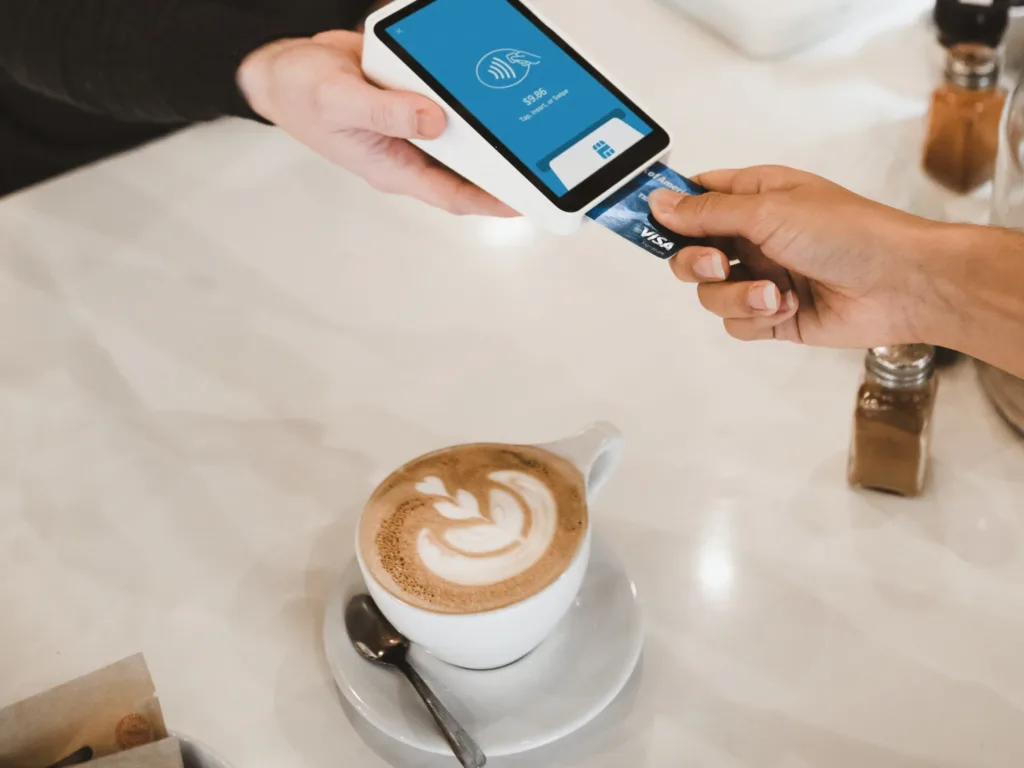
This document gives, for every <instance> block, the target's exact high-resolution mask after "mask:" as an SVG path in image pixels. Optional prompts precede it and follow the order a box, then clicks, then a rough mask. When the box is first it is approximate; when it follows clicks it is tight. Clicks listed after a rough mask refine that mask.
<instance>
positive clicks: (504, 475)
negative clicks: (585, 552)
mask: <svg viewBox="0 0 1024 768" xmlns="http://www.w3.org/2000/svg"><path fill="white" fill-rule="evenodd" d="M586 499H587V494H586V483H585V481H584V478H583V475H582V473H581V472H580V470H578V469H577V468H576V467H575V466H574V465H573V464H571V463H570V462H568V461H566V460H565V459H563V458H561V457H559V456H556V455H555V454H553V453H550V452H548V451H546V450H544V449H542V448H537V447H533V446H516V445H498V444H478V445H463V446H456V447H454V448H446V449H444V450H442V451H438V452H436V453H431V454H428V455H427V456H423V457H421V458H419V459H416V460H415V461H412V462H410V463H409V464H406V465H405V466H404V467H402V468H401V469H399V470H398V471H396V472H395V473H393V474H392V475H391V476H390V477H389V478H388V479H387V480H385V481H384V482H383V483H382V484H381V486H380V487H379V488H378V489H377V490H376V491H374V493H373V496H371V498H370V500H369V502H368V503H367V505H366V508H365V509H364V511H363V516H362V520H361V522H360V526H359V548H360V554H361V556H362V558H363V561H364V563H365V565H366V567H367V568H368V569H369V571H370V573H371V574H372V575H373V578H374V579H376V581H377V582H378V583H379V584H380V585H381V586H382V587H384V589H386V590H387V591H388V592H389V593H391V594H392V595H393V596H395V597H396V598H398V599H399V600H401V601H402V602H404V603H407V604H409V605H412V606H414V607H417V608H422V609H425V610H428V611H433V612H437V613H449V614H457V613H478V612H481V611H491V610H495V609H498V608H504V607H506V606H509V605H512V604H514V603H518V602H520V601H522V600H525V599H526V598H528V597H531V596H532V595H535V594H537V593H538V592H540V591H542V590H544V589H545V588H546V587H548V586H549V585H550V584H551V583H552V582H554V581H555V580H556V579H558V577H559V576H561V575H562V573H563V572H564V571H565V570H566V568H568V566H569V564H570V562H571V561H572V559H573V557H574V556H575V555H576V553H577V551H578V549H579V547H580V542H581V541H582V540H583V538H584V536H585V535H586V532H587V501H586Z"/></svg>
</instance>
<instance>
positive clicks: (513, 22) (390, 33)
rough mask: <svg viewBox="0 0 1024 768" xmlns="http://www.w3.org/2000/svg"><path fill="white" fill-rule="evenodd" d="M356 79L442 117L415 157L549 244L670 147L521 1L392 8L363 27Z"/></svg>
mask: <svg viewBox="0 0 1024 768" xmlns="http://www.w3.org/2000/svg"><path fill="white" fill-rule="evenodd" d="M363 69H364V71H365V73H366V75H367V77H369V78H370V79H371V80H372V81H374V82H376V83H377V84H378V85H380V86H382V87H385V88H391V89H402V90H407V91H413V92H416V93H421V94H423V95H424V96H427V97H428V98H430V99H432V100H433V101H435V102H437V103H438V104H440V105H441V107H442V108H443V109H444V111H445V114H446V116H447V118H448V125H447V128H446V129H445V132H444V134H443V135H442V136H441V137H440V138H438V139H434V140H430V141H423V140H419V141H415V142H414V143H415V144H416V145H417V146H419V147H420V148H421V149H423V150H424V151H425V152H427V153H428V154H430V155H431V156H433V157H434V158H436V159H437V160H438V161H439V162H441V163H443V164H444V165H446V166H448V167H449V168H451V169H452V170H453V171H455V172H456V173H458V174H460V175H461V176H463V177H464V178H466V179H468V180H469V181H471V182H473V183H474V184H476V185H477V186H479V187H481V188H482V189H484V190H486V191H487V192H489V193H491V194H492V195H494V196H495V197H496V198H498V199H499V200H501V201H502V202H504V203H506V204H507V205H509V206H511V207H512V208H514V209H515V210H517V211H519V212H520V213H522V214H523V215H524V216H526V217H527V218H529V219H531V220H532V221H534V222H535V223H537V224H538V225H539V226H541V227H542V228H544V229H546V230H549V231H551V232H554V233H558V234H570V233H572V232H574V231H576V230H577V229H578V228H579V227H580V225H581V224H582V222H583V218H584V216H585V215H586V214H587V212H588V211H590V210H591V209H592V208H593V207H594V206H595V204H597V203H599V202H601V201H604V200H606V199H608V197H609V196H610V195H612V193H614V192H615V191H616V190H618V189H620V188H621V187H623V186H624V185H626V184H627V183H628V182H630V181H631V180H633V179H634V178H636V177H637V176H638V174H640V173H642V172H643V171H644V170H645V169H647V168H649V167H650V166H651V165H652V164H653V163H654V162H655V161H656V160H658V159H659V158H661V157H664V156H665V155H666V153H667V152H668V150H669V147H670V143H671V140H670V137H669V135H668V133H667V132H666V131H665V129H663V128H662V127H661V126H659V125H658V124H657V123H656V122H655V121H654V120H653V119H652V118H651V117H650V116H649V115H648V114H647V113H646V112H644V111H643V110H642V109H641V108H640V107H639V106H638V105H637V104H636V103H635V102H634V101H633V100H632V99H630V98H629V97H627V96H626V95H625V94H624V93H623V92H622V91H621V90H620V89H619V88H618V87H616V86H615V85H613V84H612V82H611V80H609V79H608V78H607V76H605V75H604V74H602V73H601V72H600V71H599V70H598V69H597V68H596V67H595V66H594V64H593V63H592V62H591V61H590V60H588V59H586V58H584V57H583V56H582V55H581V54H580V53H579V52H578V51H577V50H576V49H575V48H574V47H573V46H572V45H570V44H569V43H568V42H567V41H566V40H565V38H564V37H562V36H561V35H559V34H558V33H556V32H555V31H554V30H553V29H552V27H551V26H550V25H549V24H548V23H546V22H544V21H542V20H541V19H540V17H539V16H538V14H537V13H536V11H534V10H533V9H532V8H530V7H529V6H528V5H527V3H525V2H523V0H395V1H394V2H392V3H391V4H389V5H387V6H385V7H384V8H382V9H380V10H379V11H377V12H375V13H373V14H372V15H371V16H370V17H369V18H368V19H367V22H366V36H365V42H364V48H363Z"/></svg>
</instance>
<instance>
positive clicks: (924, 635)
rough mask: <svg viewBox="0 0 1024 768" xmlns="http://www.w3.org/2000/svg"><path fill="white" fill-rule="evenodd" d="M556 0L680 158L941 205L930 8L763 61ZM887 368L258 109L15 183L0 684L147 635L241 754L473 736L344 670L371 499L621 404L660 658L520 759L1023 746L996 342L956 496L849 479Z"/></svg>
mask: <svg viewBox="0 0 1024 768" xmlns="http://www.w3.org/2000/svg"><path fill="white" fill-rule="evenodd" d="M544 5H545V6H546V7H547V9H548V11H549V12H550V13H551V15H552V16H553V17H555V18H556V20H558V21H559V22H560V23H561V24H562V25H563V26H564V27H566V28H571V29H572V30H573V32H574V33H575V36H576V37H577V38H578V40H579V42H580V44H581V45H584V46H585V47H589V48H590V49H592V50H594V51H598V52H600V53H601V55H602V59H603V60H604V61H605V62H607V64H606V66H609V67H611V68H614V69H615V71H616V72H617V73H619V75H620V77H621V79H622V80H624V81H625V82H627V83H628V84H629V86H631V87H632V88H633V89H635V90H636V91H637V92H638V93H639V94H640V96H641V97H647V100H649V101H654V102H655V103H656V104H660V105H661V110H660V116H661V117H662V118H663V119H664V120H665V121H666V122H667V123H669V124H670V125H671V127H672V128H673V129H674V130H675V132H676V134H677V137H678V147H679V149H678V150H677V151H676V153H675V156H674V159H673V165H674V166H675V167H676V168H678V169H679V170H680V171H683V172H686V173H689V172H694V171H698V170H702V169H705V168H709V167H715V166H737V165H743V164H751V163H759V162H781V163H786V164H790V165H797V166H802V167H806V168H809V169H811V170H814V171H818V172H820V173H823V174H825V175H828V176H830V177H832V178H833V179H835V180H837V181H840V182H842V183H845V184H847V185H850V186H852V187H854V188H855V189H857V190H858V191H860V192H864V193H866V194H869V195H872V196H875V197H877V198H880V199H883V200H886V201H887V202H892V203H896V204H899V205H905V206H907V207H914V208H916V209H918V210H926V212H927V210H930V209H928V206H931V205H936V203H935V202H934V197H933V196H931V195H930V192H928V191H927V187H926V185H925V186H923V185H922V184H923V182H922V180H921V179H920V176H919V174H918V172H917V171H916V160H917V155H918V152H919V142H920V136H921V133H922V128H921V120H922V117H923V114H924V110H925V107H926V102H927V95H928V92H929V90H930V88H931V84H932V79H931V78H932V75H933V70H932V66H933V62H932V60H931V59H930V54H929V45H930V41H929V36H928V32H927V31H925V30H924V29H923V28H922V27H917V26H915V27H904V28H901V29H896V30H894V31H891V32H887V33H884V34H882V35H880V36H878V37H876V38H874V39H873V40H872V41H871V42H869V43H868V44H867V45H866V46H864V47H860V48H857V47H856V46H852V45H851V46H849V48H848V49H842V48H838V47H833V48H832V49H830V50H829V51H822V52H818V53H817V54H810V55H806V56H802V57H800V58H799V59H797V60H793V61H789V62H785V63H773V64H766V63H754V62H751V61H747V60H744V59H742V58H740V57H739V56H737V55H736V54H735V53H733V52H732V51H730V50H729V49H727V48H725V47H723V46H722V45H721V44H720V43H719V42H718V41H717V40H716V39H714V38H712V37H709V36H707V35H706V34H705V33H703V32H702V31H700V30H699V29H698V28H695V27H693V26H692V25H691V24H689V23H688V22H687V21H686V20H685V19H683V18H681V17H679V16H677V15H676V14H674V13H673V12H671V11H670V10H668V9H666V8H665V7H662V6H660V5H658V4H656V3H654V2H651V0H635V2H628V3H626V2H618V3H615V2H611V1H610V0H608V1H605V2H601V3H600V9H601V12H600V13H596V12H594V8H595V6H596V5H597V3H596V2H595V0H588V2H586V3H584V2H583V0H546V2H545V3H544ZM584 8H585V9H586V13H583V12H582V9H584ZM623 40H632V41H637V45H636V46H633V47H622V45H621V41H623ZM655 73H656V74H655ZM666 80H668V81H671V82H672V83H673V85H671V87H666V86H656V85H655V82H656V81H662V82H664V81H666ZM923 190H924V191H923ZM922 201H924V202H922ZM860 363H861V355H860V354H857V353H839V352H830V351H822V350H811V349H803V348H799V347H795V346H783V345H759V346H757V345H755V346H745V345H741V344H739V343H736V342H731V341H730V340H728V339H727V338H726V337H725V335H724V333H723V331H722V330H721V329H720V327H719V325H718V323H717V322H716V321H715V320H714V319H713V318H711V317H708V316H707V315H705V314H704V313H703V312H702V311H701V310H700V308H699V307H698V304H697V302H696V300H695V299H694V297H693V295H692V289H691V288H689V287H687V286H683V285H680V284H678V283H676V282H675V281H674V280H673V279H672V278H671V276H670V274H669V272H668V270H667V269H666V267H665V265H664V264H662V263H659V262H658V261H657V260H655V259H653V258H651V257H649V256H648V255H646V254H644V253H643V252H641V251H639V250H637V249H634V248H632V247H631V246H629V245H627V244H625V243H624V242H622V241H620V240H618V239H617V238H615V237H614V236H613V235H611V234H610V233H608V232H606V231H604V230H602V229H601V228H600V227H597V226H588V227H587V228H585V230H584V231H583V232H582V233H581V234H579V235H578V236H576V237H574V238H572V239H568V240H564V239H559V238H555V237H548V236H543V235H540V234H537V233H535V232H534V231H532V230H531V229H530V228H529V227H528V226H527V225H525V224H524V223H522V222H517V221H511V222H500V221H482V220H473V219H454V218H449V217H447V216H445V215H443V214H441V213H437V212H434V211H431V210H428V209H426V208H425V207H423V206H421V205H419V204H417V203H415V202H410V201H405V200H398V199H391V198H385V197H383V196H381V195H378V194H375V193H371V192H370V191H368V189H367V188H366V187H365V186H364V185H363V184H362V182H360V181H358V180H356V179H354V178H350V177H347V176H346V175H345V174H343V173H339V172H338V171H336V170H335V169H333V168H331V167H329V166H327V165H326V164H324V163H322V162H321V161H319V160H318V159H317V158H314V157H312V156H311V155H309V154H308V153H307V152H306V151H304V150H303V149H301V148H300V147H297V146H296V145H294V144H292V143H290V142H289V141H288V140H287V139H286V138H284V137H283V136H281V135H278V134H277V133H276V132H274V131H273V130H270V129H266V128H263V127H259V126H255V125H246V124H242V123H240V122H225V123H221V124H217V125H213V126H208V127H205V128H203V129H200V130H195V131H191V132H188V133H185V134H182V135H179V136H177V137H174V138H172V139H170V140H168V141H165V142H162V143H159V144H157V145H155V146H152V147H149V148H147V149H145V150H143V151H140V152H136V153H133V154H132V155H129V156H126V157H122V158H119V159H116V160H113V161H111V162H108V163H105V164H102V165H100V166H98V167H95V168H91V169H87V170H85V171H83V172H80V173H76V174H74V175H72V176H70V177H68V178H65V179H61V180H58V181H56V182H53V183H50V184H47V185H44V186H41V187H39V188H36V189H33V190H30V191H28V192H25V193H22V194H19V195H16V196H13V197H11V198H8V199H7V200H5V201H3V202H2V203H0V560H2V562H3V568H2V575H0V615H2V616H3V619H2V620H0V648H2V653H0V704H2V703H6V702H9V701H13V700H15V699H17V698H21V697H23V696H27V695H29V694H31V693H33V692H36V691H38V690H41V689H43V688H46V687H49V686H51V685H53V684H56V683H58V682H61V681H64V680H66V679H69V678H71V677H75V676H77V675H80V674H83V673H85V672H87V671H90V670H92V669H94V668H97V667H100V666H102V665H105V664H107V663H110V662H112V661H114V660H116V659H118V658H121V657H123V656H126V655H128V654H130V653H133V652H136V651H140V650H141V651H143V652H144V653H145V654H146V657H147V659H148V661H149V664H150V667H151V669H152V671H153V675H154V678H155V680H156V683H157V687H158V690H159V692H160V695H161V698H162V701H163V704H164V708H165V710H166V715H167V718H168V722H169V723H170V724H171V725H172V727H174V728H175V729H177V730H179V731H183V732H186V733H190V734H192V735H194V736H197V737H199V738H200V739H202V740H204V741H207V742H209V743H210V744H212V745H213V746H214V747H215V748H217V749H218V750H219V751H221V752H222V753H223V754H224V755H225V756H226V757H227V758H228V759H229V760H230V761H232V762H233V763H234V764H235V765H236V766H238V767H239V768H242V767H243V766H244V767H245V768H280V767H281V766H306V767H308V768H333V766H338V765H343V766H347V765H352V766H356V765H358V766H367V768H376V767H377V766H385V765H389V764H393V765H395V766H428V765H430V766H433V765H449V764H450V761H449V762H440V763H438V762H436V761H431V760H428V759H427V758H426V757H423V756H419V755H416V754H409V753H403V752H400V751H398V750H396V749H395V748H394V747H393V745H390V744H388V743H387V742H386V741H384V740H382V739H380V738H378V737H376V736H375V735H374V734H373V733H372V732H367V729H366V728H365V727H356V726H354V725H353V723H351V722H350V720H349V719H348V718H347V716H346V714H345V712H344V710H343V708H342V707H341V705H340V704H339V701H338V696H337V694H336V691H335V689H334V687H333V683H332V682H331V680H330V678H329V676H328V674H327V672H326V666H325V663H324V661H323V659H322V656H321V653H320V648H319V645H320V640H319V637H320V616H321V613H322V610H323V607H324V601H325V599H326V595H327V593H328V590H329V589H330V588H331V586H332V584H333V582H334V580H335V579H336V577H337V575H338V574H339V573H340V571H341V570H342V569H343V567H344V566H345V564H346V562H347V561H348V559H349V558H350V556H351V554H352V552H351V545H350V541H351V534H352V530H353V524H354V520H355V516H356V515H357V513H358V511H359V508H360V505H361V503H362V501H363V500H364V498H365V497H366V496H367V494H368V493H369V491H370V490H371V488H372V487H373V485H374V484H375V483H376V482H377V481H378V480H380V479H381V478H382V477H383V476H384V474H385V473H386V472H387V471H388V470H389V469H391V468H393V467H394V466H396V465H397V464H399V463H400V462H402V461H403V460H405V459H408V458H410V457H412V456H415V455H417V454H419V453H421V452H424V451H427V450H429V449H432V448H435V447H438V446H442V445H446V444H451V443H455V442H461V441H465V440H470V439H491V440H504V441H538V440H545V439H549V438H555V437H559V436H561V435H563V434H566V433H568V432H570V431H572V430H574V429H576V428H577V427H580V426H582V425H584V424H586V423H587V422H589V421H591V420H595V419H608V420H611V421H613V422H615V423H616V424H618V425H619V426H620V427H621V428H622V429H623V431H624V432H625V433H626V434H627V436H628V438H629V441H630V445H629V449H628V453H627V456H626V459H625V461H624V464H623V467H622V469H621V471H620V473H619V474H618V475H617V476H616V477H615V478H614V480H613V482H612V483H611V484H610V485H609V487H608V489H607V491H606V493H605V495H604V496H603V499H602V503H601V505H600V507H599V508H598V510H596V513H595V516H596V519H597V525H599V526H600V527H601V528H602V529H604V530H605V531H606V532H608V533H609V534H610V536H611V537H612V538H613V539H614V541H615V542H617V546H618V548H619V551H620V553H621V554H622V556H623V557H624V558H625V559H626V561H627V563H628V564H629V567H630V568H631V570H632V572H633V574H634V575H635V578H636V580H637V582H638V584H639V587H640V590H641V594H642V598H643V601H644V610H645V616H646V622H647V633H648V634H647V641H646V646H645V653H644V658H643V663H642V668H641V670H640V673H639V674H638V676H637V677H636V678H635V679H634V681H633V682H632V683H631V684H630V686H629V688H628V689H627V694H626V695H625V698H624V699H622V700H621V701H620V702H618V703H617V704H616V705H614V706H613V708H612V710H610V711H609V712H608V713H607V714H606V715H605V716H604V717H602V718H601V719H600V720H599V721H598V722H597V723H596V724H594V725H593V726H591V727H589V728H588V729H586V730H585V731H584V732H582V733H581V734H578V735H577V736H574V737H571V738H570V739H569V740H567V741H565V742H563V743H561V744H559V745H556V746H554V747H551V748H548V749H545V750H542V751H541V752H538V753H535V754H529V755H525V756H522V757H520V758H517V759H512V760H505V761H497V760H495V761H493V763H492V764H494V765H496V766H498V767H499V768H500V766H541V765H543V766H560V767H564V768H620V766H635V767H636V768H640V767H641V766H643V767H644V768H665V767H666V766H693V767H694V768H698V767H699V768H807V767H809V766H822V768H866V767H867V766H870V768H940V767H941V768H952V767H953V766H964V767H965V768H966V767H967V766H970V768H982V767H985V768H987V767H990V766H1019V765H1021V764H1022V763H1024V661H1022V659H1024V650H1022V649H1024V588H1022V581H1024V555H1022V552H1021V542H1022V537H1024V528H1022V520H1021V514H1022V507H1024V504H1022V501H1021V499H1022V498H1024V496H1022V493H1024V446H1022V444H1021V443H1020V441H1019V440H1017V439H1016V438H1015V437H1014V436H1013V435H1012V434H1011V433H1010V431H1009V430H1008V429H1006V428H1005V427H1004V426H1003V425H1002V423H1001V422H1000V421H999V420H998V419H997V417H996V416H995V415H994V414H993V412H992V411H991V410H990V408H989V407H988V405H987V404H986V402H985V401H984V399H983V397H982V395H981V394H980V392H979V390H978V387H977V384H976V381H975V376H974V373H973V370H972V369H971V367H970V366H963V367H960V368H958V369H956V370H954V371H953V372H951V373H950V374H948V375H946V376H945V377H944V379H943V381H942V386H941V391H940V398H939V404H938V413H937V422H936V433H935V442H934V456H935V462H934V479H933V482H932V484H931V489H930V491H929V493H928V495H927V497H926V498H923V499H921V500H918V501H914V502H904V501H899V500H896V499H893V498H889V497H879V496H874V495H864V494H858V493H854V492H852V491H850V490H849V489H848V488H847V486H846V483H845V479H844V468H845V462H846V453H847V444H848V440H849V437H850V419H851V413H852V408H853V400H854V394H855V391H856V387H857V384H858V378H859V375H860Z"/></svg>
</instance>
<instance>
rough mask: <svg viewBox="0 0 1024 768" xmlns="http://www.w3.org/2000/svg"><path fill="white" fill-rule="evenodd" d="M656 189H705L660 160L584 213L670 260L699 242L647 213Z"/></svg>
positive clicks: (689, 191) (686, 191)
mask: <svg viewBox="0 0 1024 768" xmlns="http://www.w3.org/2000/svg"><path fill="white" fill-rule="evenodd" d="M656 189H671V190H672V191H674V192H682V193H683V194H687V195H702V194H704V193H705V192H707V190H706V189H705V188H704V187H702V186H700V185H699V184H697V183H695V182H693V181H691V180H690V179H688V178H686V177H685V176H682V175H681V174H678V173H676V172H675V171H673V170H672V169H671V168H669V167H668V166H667V165H665V164H664V163H655V164H654V165H652V166H651V167H650V168H648V169H647V170H646V171H644V172H643V173H641V174H640V175H639V176H637V177H636V178H634V179H633V180H631V181H630V182H629V183H628V184H626V186H624V187H622V189H620V190H618V191H617V192H615V193H614V194H612V195H611V196H610V197H609V198H608V199H607V200H605V201H604V202H602V203H600V204H599V205H597V206H596V207H595V208H594V209H593V210H591V211H590V212H588V213H587V216H589V217H590V218H591V219H593V220H594V221H596V222H597V223H598V224H602V225H604V226H605V227H607V228H608V229H610V230H611V231H612V232H615V233H616V234H618V235H619V236H620V237H624V238H625V239H626V240H629V242H631V243H633V244H634V245H638V246H640V247H641V248H643V249H644V250H645V251H647V252H648V253H652V254H654V255H655V256H657V257H658V258H660V259H670V258H672V257H673V256H675V255H676V254H677V253H679V251H680V250H682V249H683V248H685V247H686V246H688V245H695V244H697V243H699V242H701V241H700V240H698V239H696V238H691V237H684V236H683V235H680V234H678V233H676V232H672V231H671V230H668V229H666V228H665V227H663V226H662V225H660V224H659V223H658V222H657V220H656V219H655V218H654V216H652V215H651V204H650V201H649V198H650V195H651V193H653V192H654V191H655V190H656Z"/></svg>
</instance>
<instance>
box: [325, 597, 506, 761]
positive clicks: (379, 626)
mask: <svg viewBox="0 0 1024 768" xmlns="http://www.w3.org/2000/svg"><path fill="white" fill-rule="evenodd" d="M345 629H347V630H348V637H349V639H350V640H351V641H352V645H354V646H355V648H356V650H357V651H359V654H360V655H361V656H362V657H363V658H365V659H366V660H368V661H372V662H374V663H376V664H386V665H387V666H389V667H394V668H395V669H397V670H398V671H399V672H401V673H402V674H404V675H405V676H406V677H407V678H408V679H409V682H410V683H412V687H413V688H415V689H416V693H418V694H419V695H420V698H421V699H423V703H424V704H426V705H427V709H429V710H430V714H431V715H433V716H434V722H436V723H437V727H438V728H440V729H441V733H442V734H443V735H444V737H445V739H446V740H447V741H448V744H449V745H450V746H451V748H452V752H454V753H455V757H457V758H458V759H459V762H460V763H462V765H463V766H465V768H482V767H483V765H484V764H486V763H487V758H486V757H485V756H484V753H483V752H482V751H480V747H478V746H477V743H476V742H475V741H473V739H472V737H471V736H470V735H469V734H468V733H466V732H465V731H464V730H463V728H462V726H461V725H459V724H458V722H456V720H455V718H454V717H452V714H451V712H449V711H448V710H447V709H446V708H445V706H444V704H442V703H441V701H440V699H438V698H437V696H435V695H434V692H433V691H431V690H430V688H429V687H428V686H427V684H426V682H424V680H423V678H422V677H420V675H419V673H418V672H417V671H416V670H415V669H413V667H412V665H411V664H409V659H408V654H409V640H408V638H406V637H405V636H404V635H402V634H401V633H400V632H399V631H398V630H397V629H395V628H394V627H393V626H391V623H390V622H389V621H388V620H387V619H386V618H384V615H383V614H382V613H381V612H380V609H379V608H378V607H377V604H376V603H375V602H373V599H372V598H371V597H370V596H369V595H356V596H355V597H353V598H352V599H351V600H350V601H349V603H348V605H347V606H345Z"/></svg>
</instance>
